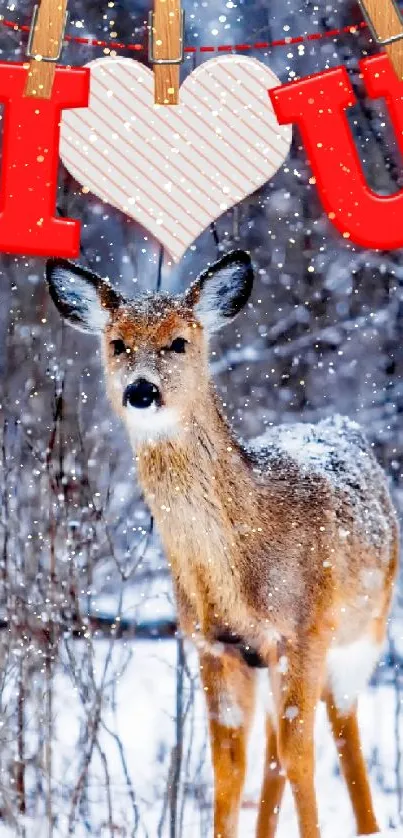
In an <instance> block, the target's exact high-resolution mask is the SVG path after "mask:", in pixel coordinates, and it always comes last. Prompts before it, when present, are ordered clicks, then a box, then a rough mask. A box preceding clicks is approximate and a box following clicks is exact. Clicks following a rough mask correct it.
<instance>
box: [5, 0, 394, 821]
mask: <svg viewBox="0 0 403 838" xmlns="http://www.w3.org/2000/svg"><path fill="white" fill-rule="evenodd" d="M183 6H184V8H185V11H186V15H187V26H186V43H187V44H189V45H202V44H211V43H217V44H218V43H237V42H246V43H249V42H253V41H255V40H268V41H272V40H275V39H279V38H282V37H284V36H285V35H287V34H289V35H291V36H292V35H301V34H303V33H307V32H308V33H309V32H323V33H326V31H330V30H333V29H335V28H337V27H343V26H345V25H347V24H350V23H354V22H357V21H359V20H361V15H360V13H359V10H358V8H357V6H356V4H355V3H353V2H350V1H349V0H340V1H339V2H337V0H333V2H332V4H330V3H325V2H324V0H323V2H320V3H319V4H317V3H314V2H309V0H288V2H287V3H284V0H233V2H232V0H229V2H225V0H206V1H202V0H199V1H198V0H195V2H190V0H185V2H184V3H183ZM69 9H70V23H69V29H68V31H70V32H71V33H72V34H78V35H80V36H83V35H90V36H92V37H96V38H108V37H111V38H112V39H113V37H117V40H119V41H127V42H133V41H136V42H137V41H143V40H144V39H145V24H144V21H145V17H146V13H147V12H148V9H149V5H148V3H147V4H146V3H144V2H141V0H115V2H107V0H105V2H99V0H98V2H93V0H85V2H81V0H70V2H69ZM0 13H1V14H2V15H3V16H4V17H5V18H8V19H10V18H11V19H15V20H18V21H19V22H29V20H30V16H31V13H32V7H31V5H30V4H29V5H28V4H27V3H25V2H24V3H23V2H17V3H14V2H11V0H10V2H9V3H8V4H6V3H2V4H1V5H0ZM114 33H115V34H114ZM25 40H26V39H25V36H21V33H19V32H14V31H12V30H10V29H6V28H4V27H3V28H1V29H0V48H1V58H2V59H3V60H21V59H22V57H23V55H24V49H25ZM373 50H374V48H373V46H372V44H371V42H370V41H369V38H368V34H367V32H366V31H364V30H362V31H360V32H359V33H358V34H356V35H350V34H345V35H342V36H340V37H338V38H337V39H334V38H323V39H321V40H317V41H313V42H309V43H307V44H299V45H298V46H293V47H281V48H280V47H279V48H275V49H272V50H267V51H262V50H260V51H259V52H256V53H255V55H256V57H257V58H258V59H259V60H260V61H264V62H266V63H268V64H270V67H271V68H272V69H273V70H274V71H275V72H276V73H277V75H278V76H279V78H280V79H281V81H282V82H286V81H288V80H290V79H292V78H294V77H295V76H304V75H308V74H309V73H312V72H317V71H320V70H323V69H325V68H327V67H331V66H336V65H338V64H341V63H344V64H345V65H346V67H347V68H348V70H349V73H350V78H351V80H352V83H353V85H354V88H355V91H356V94H357V96H358V105H357V106H356V107H354V109H353V110H352V111H351V114H350V119H351V125H352V127H353V130H354V134H355V138H356V141H357V144H358V146H359V150H360V156H361V159H362V161H363V164H364V167H365V172H366V176H367V179H368V182H369V184H370V185H371V186H372V187H373V188H375V189H377V190H378V191H380V192H382V193H384V194H386V193H390V192H394V191H396V190H397V189H399V188H401V187H402V186H403V169H402V161H401V159H400V157H399V154H398V152H397V150H396V144H395V140H394V137H393V134H392V132H391V130H390V126H389V120H388V115H387V113H386V112H385V107H384V103H383V102H372V101H369V100H368V99H366V98H365V90H364V89H363V85H362V82H361V80H360V78H359V72H358V60H359V58H361V57H362V55H363V54H365V52H366V51H367V52H369V53H371V52H372V51H373ZM102 52H103V51H102V49H94V48H89V47H85V46H78V45H72V44H71V45H69V46H66V47H65V49H64V52H63V60H64V62H65V63H72V64H73V65H74V64H77V65H80V64H83V63H85V62H86V61H89V60H91V59H93V58H95V57H96V56H99V55H102ZM123 54H125V53H123ZM251 54H254V53H253V52H251ZM130 55H132V53H130ZM201 60H206V59H205V58H204V57H203V55H202V56H200V54H197V55H196V56H193V55H191V56H188V57H187V59H186V61H185V65H184V68H183V73H184V74H185V73H186V72H189V71H190V70H191V69H192V68H193V67H194V66H195V65H196V64H197V63H198V62H199V61H201ZM310 175H311V173H310V171H309V168H308V166H307V163H306V158H305V153H304V150H303V148H302V147H301V145H300V141H299V138H298V135H297V133H296V132H295V133H294V143H293V148H292V153H291V157H290V158H289V159H288V160H287V162H286V164H285V166H284V167H283V168H282V170H281V171H280V172H279V173H278V174H277V176H276V177H275V178H274V179H273V180H272V181H271V182H270V183H268V184H267V185H266V187H264V188H263V189H261V190H259V191H258V192H257V193H255V194H254V195H253V196H252V197H250V198H249V199H247V200H246V201H244V202H243V204H242V205H240V206H239V207H237V208H235V210H233V211H231V212H229V213H227V214H225V215H224V216H222V217H221V218H220V219H219V220H218V222H217V224H216V226H215V229H214V230H212V231H209V232H206V233H205V234H203V235H202V236H201V237H200V239H199V240H198V241H197V242H196V243H195V246H194V247H193V248H191V249H190V250H189V251H188V253H187V254H186V256H185V258H184V259H183V261H182V263H181V265H180V266H179V267H178V268H176V269H171V268H170V267H167V265H166V264H164V261H163V259H162V254H161V253H160V249H159V247H158V245H157V244H156V243H155V242H154V241H152V240H151V238H150V236H148V235H147V234H145V231H144V230H142V229H141V228H139V227H138V226H137V225H136V224H135V223H134V222H132V221H130V220H129V219H127V218H126V217H125V216H123V215H122V214H120V213H119V212H118V211H115V210H114V209H112V208H111V207H109V206H107V205H103V204H102V203H101V202H100V201H99V200H98V199H96V198H93V197H91V195H83V194H82V193H81V192H80V189H79V187H78V186H77V184H76V183H75V182H74V181H73V180H72V179H71V178H70V177H69V175H68V174H67V173H66V171H65V170H63V168H62V167H61V171H60V190H59V197H58V208H59V212H60V213H61V214H69V215H72V216H74V217H78V218H80V219H81V220H82V224H83V226H82V257H81V258H82V262H83V264H88V265H89V266H91V267H92V268H94V269H95V270H97V271H98V272H100V273H103V274H105V275H109V276H110V277H111V280H112V281H113V282H114V283H116V285H117V286H119V287H121V288H122V289H123V290H124V291H125V293H127V294H130V295H135V294H136V293H137V292H138V291H139V290H140V289H145V288H148V289H152V288H155V287H157V285H158V284H160V285H161V286H162V287H163V288H166V289H171V290H172V289H177V290H182V289H183V288H184V287H186V285H187V283H188V282H189V277H190V276H191V274H193V275H194V273H195V272H197V271H198V270H200V269H202V268H203V267H204V266H205V264H206V262H207V260H209V259H210V260H211V259H213V258H214V257H215V256H216V254H217V252H222V251H226V250H228V249H231V248H232V247H233V246H234V245H235V246H238V247H239V246H240V247H243V248H246V249H248V250H250V251H251V253H252V256H253V259H254V262H255V265H256V269H257V273H258V279H257V282H256V284H255V290H254V295H253V307H252V308H250V309H249V310H248V312H247V313H246V314H244V315H243V316H242V318H241V319H240V320H239V321H237V323H236V325H235V326H234V327H233V328H232V330H231V329H230V328H229V329H227V330H226V331H225V332H223V333H222V334H220V335H219V336H218V337H217V340H216V343H215V345H214V347H213V349H214V353H213V357H212V364H213V369H214V373H215V378H216V381H217V384H218V386H219V388H220V391H221V393H222V396H223V398H224V400H225V402H226V405H227V411H228V412H229V414H230V416H231V417H232V421H233V423H234V424H235V426H236V427H237V428H238V429H239V431H240V432H241V433H242V435H243V436H245V437H248V436H251V435H255V434H258V433H259V432H261V431H262V430H263V429H264V426H265V425H266V424H267V423H269V422H279V421H286V422H288V421H291V420H295V419H301V418H302V419H303V420H306V421H311V420H316V419H318V418H319V417H322V416H326V415H330V414H332V413H333V412H335V411H337V412H341V413H346V414H348V415H350V416H351V417H353V418H355V419H357V420H358V421H359V422H360V423H361V424H362V425H363V426H364V427H365V429H366V431H367V433H368V434H369V436H370V438H371V440H372V441H373V442H374V444H375V446H376V451H377V454H378V457H379V459H380V461H381V462H382V464H383V465H384V466H385V468H386V469H387V471H388V473H389V475H390V479H391V483H392V486H393V491H394V496H395V501H396V504H397V507H398V509H399V511H402V508H403V495H402V490H401V487H402V468H403V424H402V415H403V380H402V373H403V255H402V252H401V251H394V252H391V253H374V252H371V251H364V250H362V249H359V248H354V246H352V245H351V244H349V243H348V242H347V241H346V240H344V239H343V238H342V237H341V236H340V235H339V234H338V233H337V232H336V231H335V230H334V228H333V227H332V226H331V224H330V222H329V221H328V219H327V218H326V217H325V215H324V214H323V212H322V210H321V206H320V204H319V201H318V198H317V194H316V191H315V186H313V185H310V184H309V178H310ZM21 211H23V207H22V208H21ZM43 267H44V265H43V262H41V261H40V260H34V259H26V258H15V257H10V256H6V255H4V254H1V255H0V272H1V280H0V281H1V290H0V300H1V307H0V373H1V375H0V400H1V409H0V657H1V668H0V703H1V707H0V838H10V836H18V837H19V836H21V837H24V838H31V836H41V837H42V836H49V838H56V836H58V838H59V836H60V838H67V836H69V835H75V836H77V838H84V836H101V838H117V837H118V836H119V838H128V837H129V836H136V838H137V836H138V838H140V836H141V838H143V836H150V838H158V837H160V838H165V836H169V838H181V837H182V836H189V838H206V836H209V835H211V799H212V776H211V768H210V764H209V753H208V747H207V745H206V735H205V733H206V731H205V717H204V707H203V702H202V698H201V696H200V693H199V691H198V678H197V668H196V662H195V660H194V655H193V653H192V651H191V650H189V649H187V648H186V650H185V651H186V654H185V651H184V647H183V644H182V641H181V639H180V638H176V637H175V636H174V635H175V609H174V604H173V602H172V596H171V586H170V580H169V575H168V570H167V567H166V565H165V561H164V557H163V555H162V554H161V551H160V548H159V544H158V539H157V536H156V534H155V532H154V531H153V526H152V521H151V520H150V516H149V514H148V512H147V509H146V508H145V506H144V504H143V501H142V498H141V494H140V491H139V488H138V486H137V483H136V477H135V474H134V471H133V468H132V466H131V455H130V452H129V446H128V441H127V439H126V437H125V434H124V431H123V429H122V428H121V427H119V426H118V425H117V422H116V420H115V419H114V418H113V417H112V414H111V410H110V408H109V406H108V404H107V402H106V398H105V394H104V387H103V382H102V373H101V368H100V361H99V355H98V350H97V344H96V342H95V340H94V339H93V338H91V337H87V336H83V335H80V334H78V333H77V332H75V331H73V330H69V329H68V327H65V326H64V325H63V323H62V322H61V320H60V318H59V316H58V314H57V313H56V311H55V310H54V308H53V305H52V303H51V301H50V299H49V297H48V293H47V289H46V287H45V283H44V280H43ZM402 608H403V592H402V590H401V591H400V593H398V596H397V599H396V604H395V612H394V615H395V616H394V619H393V620H392V622H391V626H390V637H389V645H388V648H387V649H386V651H385V657H384V660H383V662H382V664H381V666H380V667H379V668H378V671H377V674H376V677H375V679H374V682H373V683H372V685H371V687H370V688H369V689H368V692H367V694H366V695H365V696H363V699H362V703H361V706H360V714H361V715H360V718H361V724H362V728H363V733H364V743H365V752H366V757H367V759H368V762H369V764H370V766H371V779H372V783H373V787H374V791H375V799H376V806H377V810H378V812H379V817H380V819H381V821H382V823H383V826H385V827H394V828H398V827H399V825H400V827H401V826H402V823H403V628H402V620H401V614H402ZM261 724H262V720H261V718H260V717H259V715H258V718H257V721H256V730H255V732H254V736H253V737H252V743H251V749H252V755H253V759H252V765H253V770H252V772H251V776H250V777H249V778H248V784H247V791H246V802H245V806H244V809H243V811H242V827H241V834H242V836H245V838H251V836H252V834H253V831H252V828H253V823H254V819H255V817H256V804H257V800H258V795H259V785H260V780H261V773H260V770H258V768H259V766H260V763H261V759H262V753H261V749H260V748H258V745H259V741H260V742H261V741H262V737H261V728H259V725H261ZM317 747H318V789H319V804H320V813H321V821H322V823H323V828H324V835H325V836H334V838H336V836H337V838H339V836H340V835H341V834H344V835H352V834H353V826H352V816H351V812H350V808H349V804H348V801H347V795H346V792H345V789H344V787H343V786H342V785H341V782H340V779H339V772H338V767H337V758H336V753H335V751H334V747H333V744H332V742H331V739H330V736H329V734H328V731H327V728H326V723H325V720H324V718H323V716H322V714H321V713H320V714H319V718H318V746H317ZM280 834H281V836H291V835H296V824H295V821H294V815H293V810H292V804H291V800H290V797H289V796H288V797H287V799H286V802H285V807H284V813H283V815H282V820H281V829H280Z"/></svg>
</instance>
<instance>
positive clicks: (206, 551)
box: [136, 390, 256, 571]
mask: <svg viewBox="0 0 403 838" xmlns="http://www.w3.org/2000/svg"><path fill="white" fill-rule="evenodd" d="M136 454H137V461H138V469H139V477H140V481H141V483H142V486H143V489H144V492H145V495H146V499H147V501H148V503H149V505H150V507H151V511H152V513H153V515H154V517H155V520H156V524H157V526H158V529H159V531H160V534H161V536H162V540H163V543H164V547H165V550H166V552H167V553H168V555H169V556H170V557H173V560H174V561H182V560H183V561H185V562H188V563H189V561H191V562H193V564H194V565H197V566H199V565H200V567H203V566H204V567H205V566H206V563H207V565H208V563H209V562H210V561H213V558H214V563H215V566H217V565H218V564H219V563H220V562H221V564H222V565H223V567H224V568H226V570H227V571H228V565H231V564H233V563H234V562H233V553H234V551H235V542H236V539H237V535H238V534H239V532H240V529H241V528H242V527H243V526H245V522H250V521H251V518H252V516H253V514H255V513H254V510H255V509H256V504H255V501H256V497H255V490H256V487H255V486H254V481H253V473H252V468H251V465H250V464H249V462H248V459H247V456H246V454H245V452H244V450H243V448H242V446H241V445H240V443H239V441H238V440H237V439H236V437H235V435H234V433H233V432H232V430H231V428H230V427H229V425H228V423H227V421H226V419H225V417H224V416H223V415H222V413H221V410H220V407H219V405H218V402H217V398H216V397H215V394H214V393H213V391H212V390H211V391H210V393H209V399H208V400H207V401H206V402H205V403H204V404H203V407H202V408H201V409H200V410H198V412H197V414H196V415H194V416H192V417H191V420H190V421H189V422H188V423H187V429H186V431H184V432H182V433H180V434H179V435H178V436H177V437H175V438H174V439H171V440H170V441H161V442H158V443H156V444H152V445H151V444H147V445H142V446H140V447H139V448H138V449H137V451H136ZM177 554H180V555H178V556H177Z"/></svg>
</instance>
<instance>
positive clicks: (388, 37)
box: [359, 0, 403, 79]
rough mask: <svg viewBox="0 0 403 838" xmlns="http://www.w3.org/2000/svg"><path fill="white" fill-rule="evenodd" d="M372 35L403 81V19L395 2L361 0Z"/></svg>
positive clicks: (388, 0) (391, 0)
mask: <svg viewBox="0 0 403 838" xmlns="http://www.w3.org/2000/svg"><path fill="white" fill-rule="evenodd" d="M359 4H360V6H361V8H362V11H363V14H364V17H365V19H366V21H367V23H368V26H369V28H370V31H371V34H372V36H373V38H374V40H375V41H376V43H377V44H379V45H380V46H384V47H385V48H386V52H387V53H388V55H389V58H390V60H391V62H392V64H393V66H394V69H395V72H396V75H397V76H398V78H399V79H403V40H402V39H403V17H402V15H401V12H400V9H399V7H398V5H397V3H396V2H395V0H359Z"/></svg>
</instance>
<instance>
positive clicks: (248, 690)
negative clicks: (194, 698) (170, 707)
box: [200, 653, 255, 838]
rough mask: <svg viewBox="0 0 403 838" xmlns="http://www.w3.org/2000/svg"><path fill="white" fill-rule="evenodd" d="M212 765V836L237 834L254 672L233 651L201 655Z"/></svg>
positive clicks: (228, 837)
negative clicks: (229, 653)
mask: <svg viewBox="0 0 403 838" xmlns="http://www.w3.org/2000/svg"><path fill="white" fill-rule="evenodd" d="M200 673H201V679H202V682H203V687H204V692H205V695H206V701H207V711H208V718H209V729H210V741H211V755H212V762H213V769H214V838H236V835H237V828H238V819H239V810H240V805H241V796H242V791H243V786H244V781H245V774H246V751H247V740H248V734H249V730H250V725H251V721H252V718H253V711H254V706H255V673H254V671H253V670H251V669H249V668H248V667H247V666H246V664H245V663H244V662H243V661H241V660H239V659H238V657H237V656H235V655H227V654H221V655H211V654H208V653H207V654H202V655H201V656H200Z"/></svg>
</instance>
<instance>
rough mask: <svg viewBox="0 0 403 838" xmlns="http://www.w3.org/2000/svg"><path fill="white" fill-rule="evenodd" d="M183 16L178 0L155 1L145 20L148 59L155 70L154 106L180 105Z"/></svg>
mask: <svg viewBox="0 0 403 838" xmlns="http://www.w3.org/2000/svg"><path fill="white" fill-rule="evenodd" d="M184 25H185V13H184V12H183V11H182V10H181V3H180V0H154V11H153V12H150V15H149V21H148V58H149V61H150V64H152V65H153V68H154V101H155V104H156V105H178V104H179V84H180V80H179V70H180V65H181V64H182V62H183V49H184Z"/></svg>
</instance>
